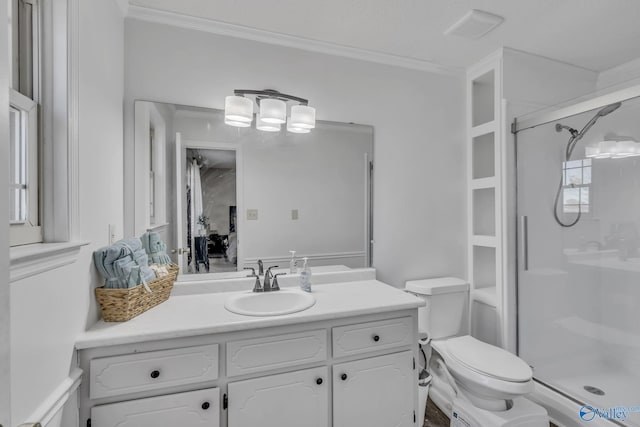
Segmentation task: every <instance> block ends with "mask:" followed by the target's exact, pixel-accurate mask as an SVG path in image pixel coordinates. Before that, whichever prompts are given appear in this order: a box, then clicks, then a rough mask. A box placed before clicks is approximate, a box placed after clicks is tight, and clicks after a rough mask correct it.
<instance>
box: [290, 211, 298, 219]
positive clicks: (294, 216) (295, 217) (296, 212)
mask: <svg viewBox="0 0 640 427" xmlns="http://www.w3.org/2000/svg"><path fill="white" fill-rule="evenodd" d="M291 219H292V220H294V221H295V220H297V219H298V209H292V210H291Z"/></svg>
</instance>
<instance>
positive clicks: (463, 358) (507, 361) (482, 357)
mask: <svg viewBox="0 0 640 427" xmlns="http://www.w3.org/2000/svg"><path fill="white" fill-rule="evenodd" d="M447 350H448V353H449V355H450V356H451V357H452V358H454V359H455V360H457V361H458V362H459V363H461V364H463V365H465V366H466V367H468V368H470V369H472V370H474V371H478V372H481V373H483V374H485V375H488V376H491V377H494V378H498V379H501V380H504V381H512V382H526V381H529V380H531V377H532V376H533V372H532V371H531V368H530V367H529V365H527V364H526V363H525V361H524V360H522V359H520V358H519V357H517V356H515V355H513V354H511V353H509V352H508V351H506V350H503V349H501V348H498V347H496V346H493V345H490V344H487V343H484V342H482V341H479V340H477V339H475V338H473V337H472V336H469V335H465V336H462V337H456V338H450V339H448V340H447Z"/></svg>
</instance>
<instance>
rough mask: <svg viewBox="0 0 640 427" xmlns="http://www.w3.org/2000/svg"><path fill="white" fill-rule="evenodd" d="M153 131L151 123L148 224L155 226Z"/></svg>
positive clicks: (154, 143)
mask: <svg viewBox="0 0 640 427" xmlns="http://www.w3.org/2000/svg"><path fill="white" fill-rule="evenodd" d="M155 145H156V142H155V129H154V128H153V123H152V124H151V126H149V224H150V225H155V224H156V210H155V206H156V181H155V180H156V174H155V169H156V166H157V165H156V155H155V150H154V148H155Z"/></svg>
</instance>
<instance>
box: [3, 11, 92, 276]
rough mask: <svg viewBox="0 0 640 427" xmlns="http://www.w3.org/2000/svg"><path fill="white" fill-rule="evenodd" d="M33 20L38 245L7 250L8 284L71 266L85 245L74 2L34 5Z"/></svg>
mask: <svg viewBox="0 0 640 427" xmlns="http://www.w3.org/2000/svg"><path fill="white" fill-rule="evenodd" d="M39 15H40V16H39V31H41V35H42V37H41V38H40V53H41V59H42V62H41V64H40V72H41V75H40V76H39V84H40V87H39V88H38V91H39V94H40V96H41V98H40V112H39V115H40V122H41V128H40V134H41V153H40V154H41V156H40V159H39V163H40V173H41V175H40V182H39V184H40V222H41V225H42V232H43V242H42V243H34V244H26V245H21V246H12V247H10V248H9V272H10V274H9V281H10V282H11V283H13V282H16V281H20V280H22V279H25V278H27V277H31V276H35V275H38V274H41V273H44V272H47V271H51V270H52V269H55V268H58V267H61V266H64V265H68V264H71V263H73V262H75V261H76V260H77V259H78V256H79V254H80V249H81V248H82V247H83V246H85V245H87V244H89V242H88V241H85V240H82V237H81V233H80V206H79V202H80V188H79V175H80V157H79V155H80V151H79V101H80V100H79V89H80V87H79V86H80V79H79V58H80V39H79V33H80V6H79V0H66V1H61V2H58V1H40V2H39ZM8 45H9V48H11V43H8ZM9 77H11V76H9ZM11 81H12V80H11V78H9V82H11ZM7 165H8V163H7ZM7 177H8V174H7ZM7 202H8V200H7ZM8 222H9V220H8V218H7V223H8ZM7 225H8V224H7Z"/></svg>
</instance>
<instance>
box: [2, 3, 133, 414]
mask: <svg viewBox="0 0 640 427" xmlns="http://www.w3.org/2000/svg"><path fill="white" fill-rule="evenodd" d="M79 12H80V16H79V23H80V34H79V42H80V46H79V61H80V62H79V76H80V81H79V109H80V122H79V139H80V142H79V145H80V153H79V156H80V171H79V181H80V188H79V202H80V233H81V236H80V238H81V239H82V240H86V241H90V242H91V243H90V245H88V246H85V247H84V248H83V249H82V251H81V252H80V255H79V258H78V260H77V261H76V262H75V263H74V264H71V265H68V266H65V267H62V268H58V269H55V270H53V271H50V272H48V273H45V274H40V275H37V276H32V277H29V278H26V279H22V280H19V281H16V282H13V283H12V284H11V342H10V346H11V363H12V367H11V375H12V378H11V385H12V386H11V392H12V415H13V424H12V425H17V424H20V423H21V422H23V421H25V420H27V418H28V417H29V416H30V415H31V414H32V413H33V412H34V411H35V410H36V409H37V408H38V406H39V405H41V404H42V403H43V401H44V400H45V399H46V398H47V396H49V395H50V394H51V393H52V392H53V390H54V389H55V388H56V387H57V386H58V385H60V384H61V382H63V381H64V380H65V379H66V378H67V377H68V376H69V373H70V369H71V368H72V367H74V366H75V360H74V344H75V340H76V337H77V336H78V334H80V333H81V332H83V331H84V330H85V329H86V327H87V326H88V325H90V324H92V323H94V322H95V321H96V319H97V311H96V307H95V299H94V297H93V288H94V287H95V286H97V285H99V284H100V279H99V277H98V275H97V273H96V272H95V269H94V268H93V265H92V258H91V255H92V252H93V251H94V250H95V249H97V248H98V247H100V246H104V245H106V244H107V243H108V224H115V225H116V228H117V230H118V231H119V232H120V233H121V232H122V229H123V216H122V212H123V196H122V194H123V177H122V175H123V167H122V164H123V161H122V157H123V150H122V98H123V86H124V77H123V69H124V66H123V60H124V56H123V51H124V20H123V18H122V14H121V12H120V9H119V8H118V7H117V5H116V2H115V1H102V2H87V1H80V11H79ZM2 22H6V21H2ZM0 157H1V158H6V157H5V156H0ZM5 170H6V169H5ZM3 236H4V234H0V239H3ZM0 246H1V247H5V246H6V245H0ZM0 259H3V260H4V259H7V258H6V257H0ZM2 262H4V261H2ZM0 270H1V271H5V270H4V269H0ZM0 292H1V291H0ZM0 300H3V301H4V298H0ZM1 311H2V312H4V310H1ZM0 338H1V337H0ZM2 342H5V341H4V340H2ZM0 351H1V350H0ZM0 360H1V359H0ZM1 387H2V385H0V390H2V388H1ZM1 402H2V400H1V399H0V404H1ZM75 404H76V402H75V400H73V398H72V399H70V400H69V405H70V408H68V409H69V410H71V411H73V406H75ZM0 409H2V407H1V406H0ZM0 413H2V411H0ZM1 418H2V415H0V419H1ZM60 419H73V417H72V416H71V417H69V416H68V415H65V416H64V417H62V416H57V417H55V420H54V421H53V422H52V423H50V425H53V424H55V423H57V422H58V421H57V420H60Z"/></svg>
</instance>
